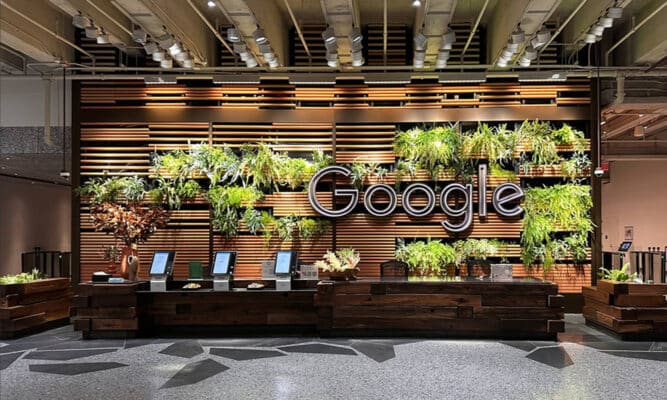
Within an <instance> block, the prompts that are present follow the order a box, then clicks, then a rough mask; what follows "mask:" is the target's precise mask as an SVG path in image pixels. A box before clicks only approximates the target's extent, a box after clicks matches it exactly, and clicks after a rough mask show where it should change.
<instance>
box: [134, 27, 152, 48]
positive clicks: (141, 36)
mask: <svg viewBox="0 0 667 400" xmlns="http://www.w3.org/2000/svg"><path fill="white" fill-rule="evenodd" d="M132 40H133V41H135V42H136V43H140V44H145V43H146V41H147V40H148V33H146V31H145V30H143V29H141V27H138V26H137V27H135V28H134V29H132Z"/></svg>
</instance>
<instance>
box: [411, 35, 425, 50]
mask: <svg viewBox="0 0 667 400" xmlns="http://www.w3.org/2000/svg"><path fill="white" fill-rule="evenodd" d="M426 40H427V39H426V36H424V34H423V33H421V32H419V33H418V34H416V35H415V37H414V39H413V42H414V44H415V50H417V51H421V50H424V49H426Z"/></svg>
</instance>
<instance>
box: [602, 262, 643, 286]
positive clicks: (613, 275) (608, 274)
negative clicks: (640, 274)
mask: <svg viewBox="0 0 667 400" xmlns="http://www.w3.org/2000/svg"><path fill="white" fill-rule="evenodd" d="M628 268H630V263H625V264H623V267H622V268H621V269H614V268H612V269H606V268H604V267H600V273H599V276H600V278H601V279H606V280H608V281H611V282H614V283H620V282H628V281H630V282H632V281H634V280H635V279H636V278H637V273H636V272H635V273H632V274H628Z"/></svg>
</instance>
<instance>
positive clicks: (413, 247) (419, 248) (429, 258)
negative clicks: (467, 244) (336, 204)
mask: <svg viewBox="0 0 667 400" xmlns="http://www.w3.org/2000/svg"><path fill="white" fill-rule="evenodd" d="M395 256H396V259H397V260H398V261H402V262H404V263H406V264H407V265H408V268H409V269H410V271H413V272H416V273H417V274H419V275H426V276H440V275H443V274H444V272H445V271H446V267H447V264H450V263H453V262H455V261H456V258H457V257H456V250H455V249H454V248H453V247H452V246H450V245H448V244H444V243H442V242H441V241H439V240H431V239H428V240H427V241H415V242H412V243H409V244H405V242H404V241H403V240H400V241H399V244H398V247H397V248H396V252H395Z"/></svg>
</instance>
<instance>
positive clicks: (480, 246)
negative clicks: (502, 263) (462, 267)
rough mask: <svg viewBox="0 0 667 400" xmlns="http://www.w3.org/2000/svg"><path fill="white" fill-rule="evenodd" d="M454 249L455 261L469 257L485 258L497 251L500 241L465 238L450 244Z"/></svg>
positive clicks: (475, 258)
mask: <svg viewBox="0 0 667 400" xmlns="http://www.w3.org/2000/svg"><path fill="white" fill-rule="evenodd" d="M452 246H453V247H454V249H455V250H456V255H457V262H462V261H465V260H469V259H474V260H486V259H487V257H491V256H494V255H496V254H497V253H498V247H499V246H500V243H499V242H498V241H496V240H489V239H465V240H458V241H456V242H454V243H453V244H452Z"/></svg>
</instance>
